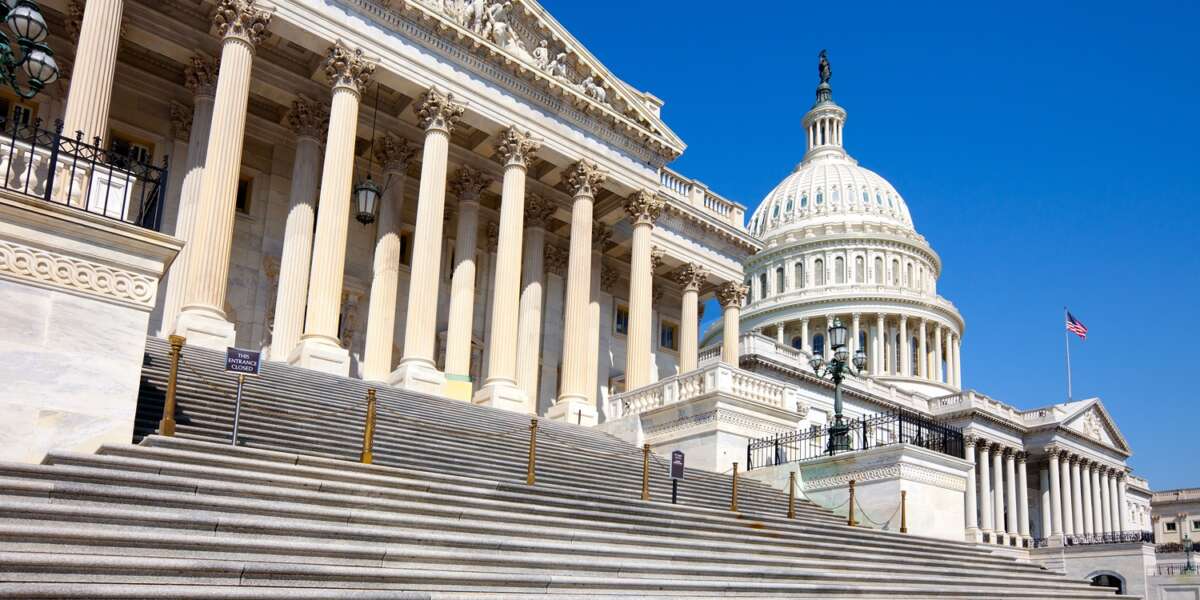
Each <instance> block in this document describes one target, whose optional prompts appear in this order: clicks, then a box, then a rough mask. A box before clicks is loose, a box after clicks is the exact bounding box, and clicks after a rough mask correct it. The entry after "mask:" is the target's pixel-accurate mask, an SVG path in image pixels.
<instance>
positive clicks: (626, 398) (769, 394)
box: [606, 362, 797, 419]
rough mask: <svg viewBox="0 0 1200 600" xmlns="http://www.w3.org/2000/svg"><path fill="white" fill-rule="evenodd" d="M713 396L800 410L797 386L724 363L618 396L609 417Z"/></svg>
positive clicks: (611, 406)
mask: <svg viewBox="0 0 1200 600" xmlns="http://www.w3.org/2000/svg"><path fill="white" fill-rule="evenodd" d="M712 394H722V395H724V396H728V397H732V398H736V399H740V400H744V401H746V402H751V403H754V404H759V405H763V406H769V407H772V408H777V409H782V410H787V411H795V410H796V402H797V396H796V390H795V388H794V387H792V386H790V385H788V384H785V383H781V382H779V381H776V380H774V379H770V378H768V377H764V376H762V375H758V374H756V373H751V372H749V371H743V370H741V369H736V368H733V367H731V366H729V365H726V364H723V363H719V362H710V363H709V364H706V365H702V366H701V367H700V368H699V369H697V370H695V371H691V372H689V373H682V374H680V375H675V376H672V377H667V378H665V379H661V380H659V381H657V382H655V383H653V384H650V385H647V386H643V387H640V388H638V389H635V390H630V391H628V392H625V393H622V394H616V395H614V396H612V397H611V398H609V400H608V412H607V413H606V414H607V415H608V418H609V419H620V418H621V417H624V416H627V415H636V414H642V413H645V412H649V411H652V410H655V409H657V408H662V407H664V406H670V405H672V404H677V403H681V402H687V401H689V400H694V399H697V398H700V397H702V396H707V395H712Z"/></svg>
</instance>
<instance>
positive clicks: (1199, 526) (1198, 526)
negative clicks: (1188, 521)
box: [1192, 521, 1200, 531]
mask: <svg viewBox="0 0 1200 600" xmlns="http://www.w3.org/2000/svg"><path fill="white" fill-rule="evenodd" d="M1192 531H1200V521H1192Z"/></svg>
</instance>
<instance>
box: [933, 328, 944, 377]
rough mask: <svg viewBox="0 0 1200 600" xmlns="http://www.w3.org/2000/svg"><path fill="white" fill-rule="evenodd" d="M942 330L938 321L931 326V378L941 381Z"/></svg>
mask: <svg viewBox="0 0 1200 600" xmlns="http://www.w3.org/2000/svg"><path fill="white" fill-rule="evenodd" d="M942 330H943V327H942V325H941V324H940V323H935V324H934V326H933V380H934V381H936V382H938V383H942V382H943V379H942Z"/></svg>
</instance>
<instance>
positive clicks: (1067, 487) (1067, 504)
mask: <svg viewBox="0 0 1200 600" xmlns="http://www.w3.org/2000/svg"><path fill="white" fill-rule="evenodd" d="M1062 458H1063V461H1064V463H1063V464H1062V468H1061V469H1060V471H1061V472H1062V516H1063V521H1062V524H1063V533H1064V534H1066V535H1075V517H1074V512H1073V507H1074V504H1073V501H1072V500H1071V498H1072V497H1073V496H1075V495H1076V494H1078V493H1079V490H1076V489H1072V488H1071V457H1070V455H1068V454H1067V453H1066V452H1063V456H1062Z"/></svg>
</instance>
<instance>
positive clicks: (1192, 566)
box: [1183, 533, 1196, 573]
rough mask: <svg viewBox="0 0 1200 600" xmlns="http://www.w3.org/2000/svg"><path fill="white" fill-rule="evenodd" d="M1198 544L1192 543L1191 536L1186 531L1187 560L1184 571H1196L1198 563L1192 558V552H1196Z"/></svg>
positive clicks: (1184, 535) (1184, 542) (1185, 550)
mask: <svg viewBox="0 0 1200 600" xmlns="http://www.w3.org/2000/svg"><path fill="white" fill-rule="evenodd" d="M1195 549H1196V545H1195V544H1193V543H1192V540H1191V538H1189V537H1188V535H1187V534H1186V533H1185V534H1183V551H1184V552H1186V553H1187V562H1186V563H1184V565H1183V572H1184V573H1195V572H1196V563H1195V561H1193V560H1192V553H1193V552H1195Z"/></svg>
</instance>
